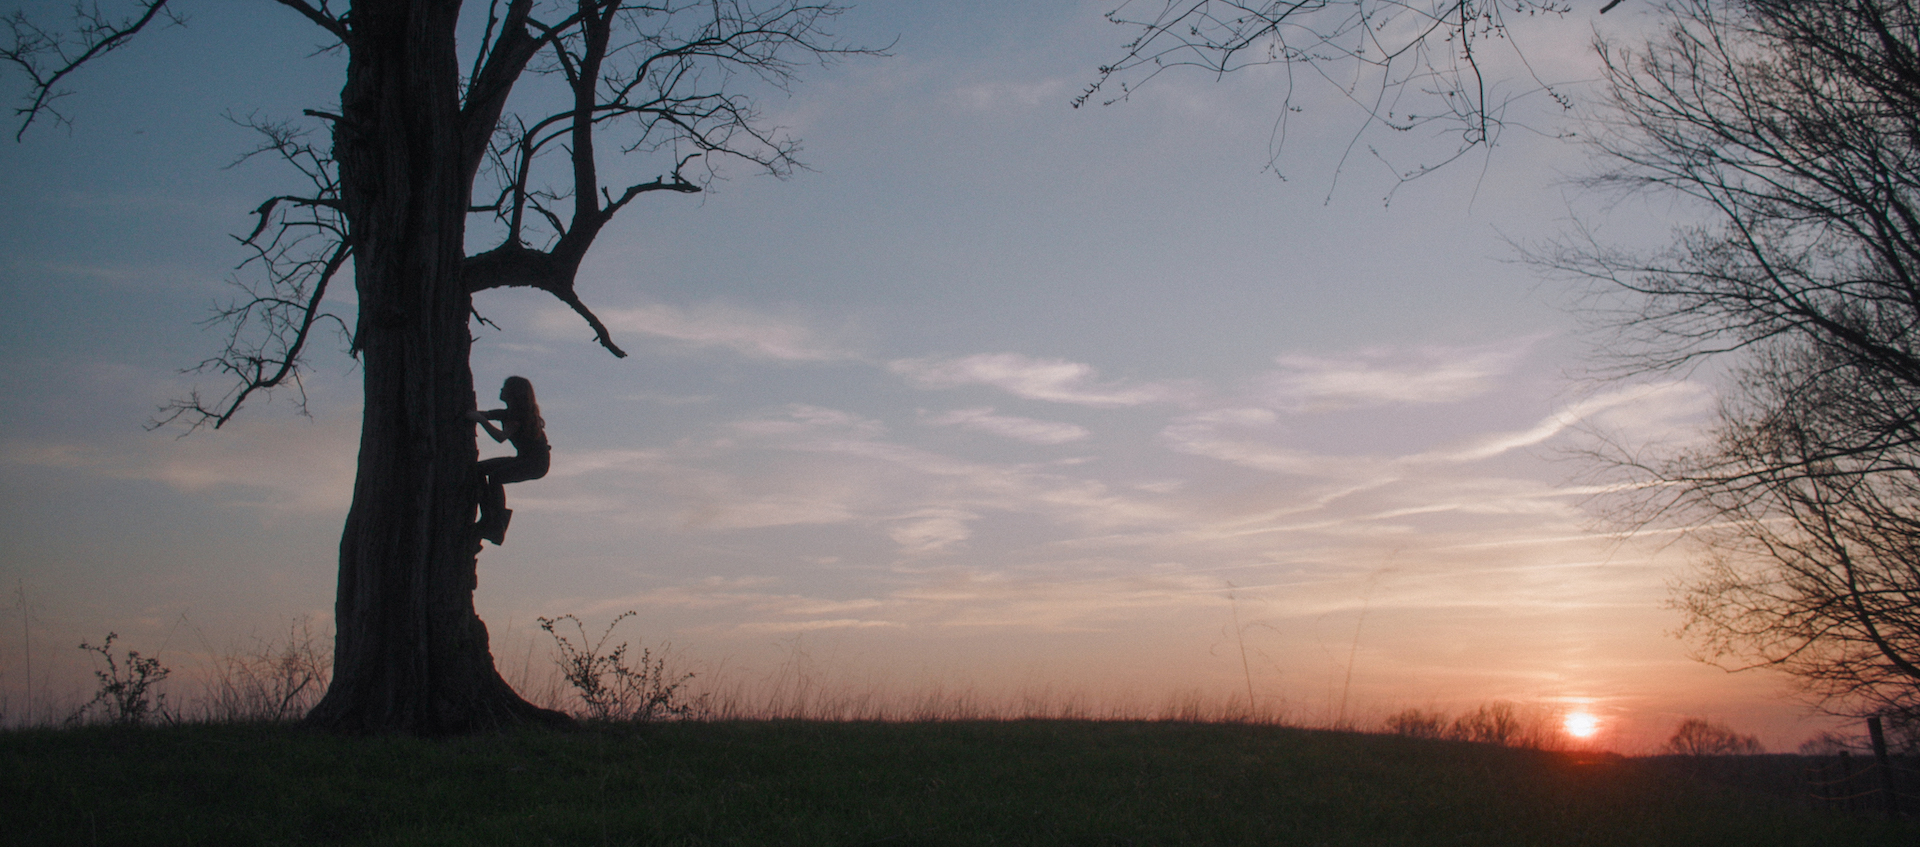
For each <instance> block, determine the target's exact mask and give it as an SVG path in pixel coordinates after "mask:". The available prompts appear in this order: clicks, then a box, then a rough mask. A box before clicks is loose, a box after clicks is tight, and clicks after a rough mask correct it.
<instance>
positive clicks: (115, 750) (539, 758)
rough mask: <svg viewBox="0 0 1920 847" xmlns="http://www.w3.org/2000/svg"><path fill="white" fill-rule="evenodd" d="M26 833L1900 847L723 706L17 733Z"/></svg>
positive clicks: (10, 753)
mask: <svg viewBox="0 0 1920 847" xmlns="http://www.w3.org/2000/svg"><path fill="white" fill-rule="evenodd" d="M0 807H4V808H5V809H6V810H7V811H6V812H5V814H4V815H3V817H4V818H5V819H6V820H5V823H4V824H3V825H0V841H3V842H5V843H11V844H34V845H62V844H82V845H91V844H141V845H165V844H194V845H218V844H235V845H240V844H248V845H251V844H286V845H300V844H333V843H348V844H374V845H388V844H392V845H414V844H419V845H442V844H444V845H472V844H482V845H484V844H502V845H508V844H511V845H543V844H556V845H598V844H609V845H614V844H619V845H624V844H676V845H677V844H743V845H744V844H751V845H762V844H795V845H804V844H823V845H826V844H831V845H861V844H877V845H948V844H951V845H963V844H1032V845H1049V844H1059V845H1122V844H1302V845H1321V844H1325V845H1342V844H1368V845H1373V844H1406V845H1446V844H1461V845H1499V844H1516V845H1555V844H1594V845H1620V844H1635V845H1658V844H1676V845H1687V847H1704V845H1713V844H1729V845H1732V844H1738V845H1768V844H1783V845H1785V844H1793V845H1800V844H1809V845H1811V844H1836V845H1838V844H1845V845H1872V844H1895V843H1898V844H1905V845H1910V844H1913V843H1915V841H1916V840H1920V838H1917V836H1920V826H1915V825H1914V824H1911V823H1891V822H1887V821H1884V820H1876V819H1872V818H1868V817H1846V816H1840V815H1835V814H1830V813H1825V812H1816V811H1813V810H1811V809H1807V808H1805V807H1804V806H1803V805H1801V804H1798V803H1796V802H1794V801H1792V800H1784V799H1780V798H1776V797H1769V796H1766V795H1761V794H1754V793H1743V792H1741V791H1739V790H1737V789H1733V788H1728V787H1725V786H1722V785H1718V784H1715V783H1710V782H1704V781H1700V780H1697V779H1695V778H1693V777H1690V776H1688V775H1687V774H1686V773H1685V772H1683V770H1681V769H1678V768H1675V767H1673V766H1671V765H1670V764H1668V763H1663V762H1661V761H1658V760H1637V759H1621V758H1618V757H1597V756H1586V757H1582V756H1579V755H1574V754H1566V753H1550V752H1542V751H1535V750H1517V749H1510V748H1503V747H1496V746H1491V745H1480V744H1467V743H1461V742H1450V741H1434V740H1422V739H1412V738H1402V737H1395V736H1385V735H1362V734H1353V733H1336V732H1325V731H1314V730H1303V729H1292V728H1285V727H1273V726H1249V725H1234V724H1191V723H1158V722H1098V721H955V722H929V723H830V722H812V721H714V722H677V723H663V724H650V725H648V724H641V725H625V726H603V727H598V728H588V729H584V730H578V731H573V732H532V731H529V732H521V733H513V734H506V735H496V736H484V737H475V738H463V739H452V740H443V741H431V740H421V739H412V738H398V737H392V738H357V739H356V738H338V737H331V736H324V735H317V734H311V733H306V732H301V731H299V730H295V729H291V728H289V727H287V726H285V725H274V724H254V725H233V724H227V725H187V726H176V727H166V728H148V729H129V728H115V727H105V726H96V727H83V728H78V729H70V730H47V729H35V730H18V731H12V732H6V733H0Z"/></svg>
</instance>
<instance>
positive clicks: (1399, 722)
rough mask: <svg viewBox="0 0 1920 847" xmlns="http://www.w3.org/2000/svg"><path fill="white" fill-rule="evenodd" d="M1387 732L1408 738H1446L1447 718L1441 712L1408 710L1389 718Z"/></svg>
mask: <svg viewBox="0 0 1920 847" xmlns="http://www.w3.org/2000/svg"><path fill="white" fill-rule="evenodd" d="M1387 731H1388V732H1391V733H1393V734H1395V735H1404V736H1406V737H1408V738H1445V737H1446V734H1447V716H1446V715H1443V714H1440V713H1439V712H1428V711H1423V710H1420V709H1406V710H1404V711H1399V712H1395V713H1393V714H1391V715H1388V716H1387Z"/></svg>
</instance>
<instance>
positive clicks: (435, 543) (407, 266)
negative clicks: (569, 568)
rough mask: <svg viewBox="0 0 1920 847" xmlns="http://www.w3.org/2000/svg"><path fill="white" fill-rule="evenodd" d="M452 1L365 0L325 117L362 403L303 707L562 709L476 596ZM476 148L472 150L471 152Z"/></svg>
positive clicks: (433, 730) (485, 715) (494, 712)
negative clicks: (504, 666) (316, 690)
mask: <svg viewBox="0 0 1920 847" xmlns="http://www.w3.org/2000/svg"><path fill="white" fill-rule="evenodd" d="M459 12H460V7H459V3H458V2H451V0H440V1H439V2H421V0H387V2H364V0H363V2H359V3H356V4H354V10H353V36H352V38H353V43H352V51H351V57H350V59H349V62H348V65H347V82H346V87H345V88H344V90H343V91H342V92H341V98H340V101H341V114H340V119H339V120H338V121H337V122H336V126H335V128H334V158H335V160H336V161H337V162H338V163H339V167H340V199H341V204H342V209H343V211H344V213H345V216H346V219H347V220H348V222H349V225H350V237H351V239H352V242H353V245H354V261H353V269H354V281H355V287H356V288H357V290H358V292H359V295H360V314H359V321H358V326H357V327H356V331H355V335H354V337H355V341H356V344H357V346H358V348H359V352H360V360H361V368H362V373H363V375H364V377H363V379H364V383H365V386H364V387H365V396H366V404H365V407H364V408H365V411H364V413H363V417H362V420H361V428H360V455H359V462H358V473H357V475H356V478H355V483H354V489H353V504H352V506H351V507H350V509H349V510H348V512H347V521H346V527H345V530H344V532H343V534H342V537H341V539H340V575H339V589H338V594H337V596H336V599H335V626H336V627H337V636H336V641H335V647H334V651H335V652H334V675H333V683H332V685H331V686H330V687H329V688H328V689H327V694H326V696H325V698H323V699H322V700H321V701H320V703H319V705H318V706H316V707H315V708H314V710H313V711H312V713H311V714H309V715H308V717H307V723H309V724H312V725H316V726H321V727H326V728H330V729H338V730H348V731H402V732H412V733H419V734H446V733H460V732H470V731H474V730H477V729H482V728H486V727H493V726H500V725H508V724H514V723H522V722H547V723H552V722H563V721H565V720H567V718H566V716H564V715H562V714H559V713H557V712H551V711H548V710H545V709H541V708H538V707H536V706H534V705H532V704H530V703H528V702H526V701H525V700H524V699H522V698H521V697H520V696H519V695H518V694H516V693H515V692H514V691H513V688H512V687H511V686H509V685H507V683H506V681H505V680H503V679H501V678H500V675H499V673H498V672H497V671H496V670H495V669H494V664H493V655H492V653H491V652H490V651H489V649H488V643H487V628H486V625H485V624H484V623H482V622H481V621H480V618H479V616H478V615H477V614H475V612H474V608H473V590H474V587H475V584H476V574H477V567H478V554H479V544H478V541H477V538H476V537H475V536H474V534H473V530H472V526H473V521H474V510H475V509H476V507H477V505H478V497H477V493H478V488H477V487H476V485H475V481H474V475H473V474H474V462H475V461H477V459H478V452H477V451H476V449H475V447H474V438H473V426H472V424H471V423H470V422H469V421H467V420H466V419H465V418H464V417H463V416H462V413H463V412H465V411H466V410H468V409H472V408H474V407H475V399H476V398H475V396H474V390H473V372H472V369H471V368H470V366H469V364H468V362H469V358H468V354H469V347H470V345H471V335H470V333H469V327H468V319H469V315H471V314H472V309H473V304H472V295H471V294H470V293H469V292H468V290H467V286H466V284H465V283H464V282H463V281H462V279H461V272H460V271H461V264H462V261H463V259H464V258H465V245H464V243H463V242H464V240H465V226H464V223H465V220H466V216H467V208H468V206H469V205H470V196H469V195H470V193H471V187H472V164H474V163H472V162H470V161H468V156H467V155H458V156H451V155H447V153H448V151H456V150H457V151H461V152H462V153H463V154H464V153H465V152H466V148H468V146H469V145H466V144H463V143H462V139H463V136H464V135H465V132H464V130H465V127H464V126H463V120H462V119H463V115H462V114H461V102H460V94H461V92H460V69H459V61H458V56H457V54H456V52H455V41H454V31H455V26H456V24H457V23H458V19H459ZM473 158H475V159H477V154H476V155H474V156H473Z"/></svg>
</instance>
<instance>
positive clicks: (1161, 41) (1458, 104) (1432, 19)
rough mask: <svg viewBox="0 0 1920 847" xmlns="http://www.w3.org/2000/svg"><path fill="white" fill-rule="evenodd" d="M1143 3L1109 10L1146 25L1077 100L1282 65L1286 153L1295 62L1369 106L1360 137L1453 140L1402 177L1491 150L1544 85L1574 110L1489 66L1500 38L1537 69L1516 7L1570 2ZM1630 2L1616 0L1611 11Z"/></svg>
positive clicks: (1113, 98)
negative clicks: (1512, 114)
mask: <svg viewBox="0 0 1920 847" xmlns="http://www.w3.org/2000/svg"><path fill="white" fill-rule="evenodd" d="M1139 1H1140V2H1143V3H1144V5H1145V6H1146V8H1147V9H1150V10H1152V9H1156V8H1157V11H1153V12H1151V13H1150V14H1143V15H1137V14H1135V13H1133V12H1132V11H1131V10H1130V7H1132V6H1134V5H1135V4H1136V3H1135V2H1125V3H1122V4H1121V5H1120V7H1119V8H1117V9H1115V10H1113V11H1111V12H1109V13H1107V19H1108V20H1109V21H1111V22H1113V23H1114V24H1116V25H1119V26H1122V27H1125V28H1127V29H1130V30H1134V31H1136V33H1137V34H1136V35H1135V37H1134V38H1133V39H1132V40H1130V41H1128V42H1127V43H1125V44H1123V45H1121V47H1120V58H1119V59H1117V60H1116V61H1114V62H1113V63H1112V64H1109V65H1105V66H1102V67H1101V68H1100V69H1099V70H1098V75H1097V77H1096V78H1095V79H1094V81H1093V82H1092V83H1091V84H1089V85H1088V86H1087V88H1086V90H1085V91H1083V92H1081V94H1080V96H1079V97H1077V98H1075V99H1074V101H1073V105H1074V106H1075V107H1076V108H1077V107H1079V106H1082V105H1085V104H1086V103H1088V102H1091V101H1093V100H1094V99H1095V98H1097V97H1104V99H1103V100H1101V102H1102V103H1104V104H1111V103H1115V102H1118V101H1121V100H1125V99H1127V98H1128V97H1129V96H1131V94H1132V93H1133V91H1134V90H1135V89H1136V88H1137V87H1138V86H1139V85H1141V84H1144V83H1145V82H1146V81H1147V80H1150V79H1152V78H1153V77H1156V76H1158V75H1160V74H1161V73H1162V72H1165V71H1167V70H1169V69H1173V68H1196V69H1198V70H1200V71H1202V72H1205V73H1209V74H1213V75H1215V76H1223V75H1225V74H1229V73H1234V72H1236V71H1240V70H1242V69H1245V68H1248V67H1253V66H1257V65H1279V66H1282V67H1283V68H1284V69H1285V70H1286V71H1287V77H1286V82H1285V87H1284V89H1283V90H1282V92H1281V109H1282V111H1281V116H1280V119H1279V121H1278V123H1277V125H1276V127H1275V132H1274V142H1273V149H1272V155H1273V157H1274V159H1275V160H1276V161H1277V160H1278V158H1279V156H1280V152H1281V147H1282V146H1284V142H1285V139H1286V130H1287V125H1288V116H1289V115H1290V114H1291V113H1293V112H1297V111H1300V108H1301V107H1300V106H1298V105H1297V104H1296V102H1295V79H1294V73H1295V72H1296V71H1303V72H1307V73H1306V76H1307V77H1309V78H1311V77H1315V76H1317V77H1320V78H1321V79H1322V80H1324V81H1325V82H1327V83H1328V84H1329V85H1331V86H1333V87H1334V89H1335V90H1336V91H1338V93H1339V94H1340V95H1341V96H1342V97H1344V98H1345V99H1347V100H1349V101H1351V102H1352V103H1353V104H1354V105H1355V106H1356V107H1357V108H1358V109H1359V110H1360V112H1361V114H1362V115H1364V118H1363V120H1362V122H1361V126H1360V127H1359V128H1358V129H1357V130H1356V132H1355V134H1354V141H1355V142H1356V143H1357V142H1358V141H1359V140H1360V138H1361V137H1363V136H1364V135H1366V134H1367V132H1368V131H1369V130H1372V129H1386V130H1391V131H1396V132H1410V131H1413V130H1416V129H1427V130H1432V131H1434V132H1435V133H1436V134H1438V135H1440V136H1443V137H1450V138H1452V142H1451V143H1450V144H1442V145H1440V148H1439V153H1440V155H1439V156H1438V158H1436V159H1435V160H1433V161H1431V162H1427V163H1422V164H1418V165H1413V166H1411V167H1408V166H1399V167H1395V172H1396V173H1397V175H1398V178H1399V180H1400V181H1401V182H1405V181H1407V180H1410V179H1414V178H1417V177H1419V176H1420V175H1422V174H1425V173H1428V172H1430V171H1432V170H1434V169H1436V168H1439V167H1442V166H1444V165H1446V164H1447V163H1449V162H1452V161H1454V160H1456V159H1459V158H1460V157H1461V156H1464V155H1466V154H1467V153H1469V152H1471V151H1473V150H1475V149H1477V148H1486V147H1491V146H1492V145H1493V144H1494V143H1495V142H1496V141H1497V140H1498V138H1499V134H1500V131H1501V129H1502V128H1503V127H1504V126H1505V114H1506V110H1507V107H1508V106H1509V105H1510V104H1512V103H1513V102H1514V101H1515V100H1517V99H1519V98H1520V97H1522V96H1525V94H1527V93H1532V92H1542V91H1543V92H1545V93H1546V94H1547V95H1548V96H1549V97H1551V98H1552V99H1553V100H1555V101H1556V102H1558V103H1559V104H1560V105H1561V106H1563V107H1565V106H1569V105H1571V102H1572V101H1571V100H1569V99H1567V98H1566V97H1565V96H1564V95H1562V94H1559V93H1557V92H1556V91H1555V90H1554V89H1553V87H1552V86H1551V85H1549V84H1548V83H1546V82H1544V81H1542V80H1540V79H1538V78H1537V77H1536V78H1533V79H1531V80H1530V82H1531V83H1532V85H1531V86H1530V87H1529V89H1528V91H1526V92H1521V93H1518V94H1509V93H1503V91H1502V90H1501V84H1502V83H1503V82H1504V81H1505V80H1504V79H1503V78H1500V77H1497V76H1496V77H1489V76H1488V71H1487V66H1486V59H1487V55H1488V54H1487V47H1488V46H1489V45H1498V46H1499V47H1498V49H1500V50H1504V51H1509V52H1510V54H1511V55H1514V56H1516V57H1518V58H1519V59H1520V65H1521V67H1523V68H1524V67H1526V65H1525V57H1524V56H1522V55H1520V51H1519V48H1518V46H1517V45H1516V44H1515V43H1514V42H1513V41H1512V40H1511V39H1510V38H1509V27H1508V24H1507V16H1508V15H1516V16H1520V15H1524V16H1535V15H1552V16H1561V15H1565V14H1567V13H1569V12H1571V11H1573V5H1572V4H1571V3H1567V2H1559V0H1506V2H1498V1H1497V0H1313V1H1312V2H1307V0H1258V1H1257V2H1248V1H1247V0H1161V2H1159V3H1158V4H1156V3H1154V2H1152V0H1139ZM1619 3H1620V0H1610V2H1608V3H1606V5H1604V6H1603V7H1601V8H1600V12H1601V13H1605V12H1607V11H1608V10H1610V9H1612V8H1613V7H1614V6H1617V5H1619ZM1525 73H1526V74H1528V75H1531V74H1532V71H1531V70H1530V69H1528V70H1526V71H1525ZM1353 146H1354V145H1352V144H1350V145H1349V146H1348V152H1349V154H1350V153H1351V151H1352V149H1353ZM1375 155H1376V156H1377V155H1379V153H1378V152H1377V151H1375ZM1345 160H1346V157H1345V156H1343V157H1342V163H1343V164H1344V162H1345Z"/></svg>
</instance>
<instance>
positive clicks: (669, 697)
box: [538, 611, 703, 721]
mask: <svg viewBox="0 0 1920 847" xmlns="http://www.w3.org/2000/svg"><path fill="white" fill-rule="evenodd" d="M635 614H638V613H637V612H633V611H627V612H624V613H622V614H621V615H620V616H619V617H616V618H614V619H613V622H612V623H609V624H607V628H606V631H604V632H602V633H600V638H599V640H597V641H595V642H593V644H592V646H588V644H587V630H586V626H585V625H584V624H582V623H581V622H580V619H579V618H576V617H574V616H572V615H561V616H560V617H557V618H539V619H538V620H539V621H540V628H541V629H543V630H546V632H547V634H548V635H551V636H553V641H554V647H555V648H556V649H557V650H558V651H559V655H558V656H556V657H555V661H556V662H558V664H559V665H560V674H561V676H563V677H564V678H565V679H566V680H567V683H568V684H569V685H572V686H573V689H574V692H575V693H577V694H578V695H579V696H580V702H581V703H583V704H585V705H586V708H587V714H586V717H587V719H588V720H597V721H649V720H654V719H656V718H687V717H695V716H696V712H697V711H699V709H698V707H699V706H701V705H703V704H701V703H689V702H687V701H685V700H684V699H683V692H682V690H681V689H682V688H683V687H684V686H685V685H686V684H687V681H688V680H691V679H693V674H691V673H688V674H681V675H678V676H670V675H669V674H668V673H667V660H666V659H665V658H655V657H654V655H653V652H652V651H650V650H647V649H645V648H642V649H641V650H640V661H639V666H638V667H631V666H629V665H628V664H627V644H626V642H624V641H623V642H621V643H620V644H619V645H618V646H616V647H614V648H613V649H612V650H608V649H607V648H606V645H607V639H609V638H612V637H613V630H614V628H615V627H618V626H619V625H620V622H621V621H624V620H626V619H627V618H630V617H633V616H634V615H635ZM562 621H572V622H573V628H574V630H575V631H577V632H578V633H579V634H580V643H578V644H575V643H574V642H573V640H572V639H570V638H568V637H567V636H565V635H563V634H561V633H559V632H555V631H554V628H555V627H557V626H559V625H560V623H561V622H562Z"/></svg>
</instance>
